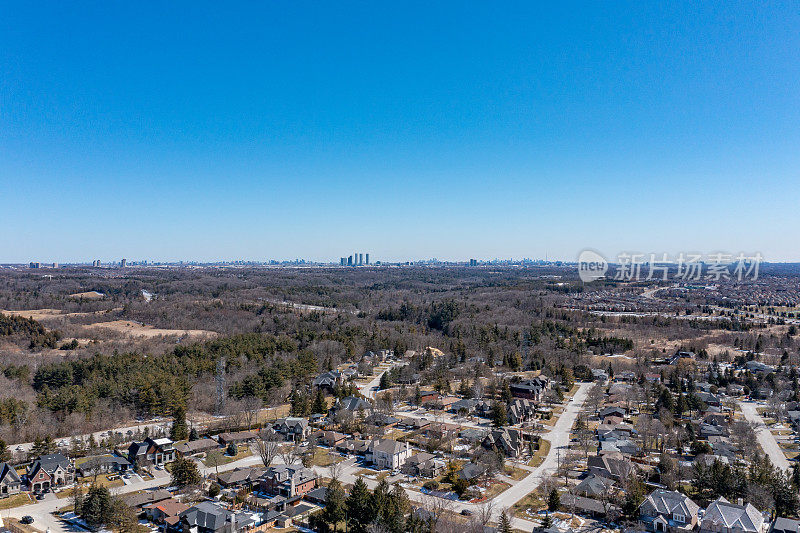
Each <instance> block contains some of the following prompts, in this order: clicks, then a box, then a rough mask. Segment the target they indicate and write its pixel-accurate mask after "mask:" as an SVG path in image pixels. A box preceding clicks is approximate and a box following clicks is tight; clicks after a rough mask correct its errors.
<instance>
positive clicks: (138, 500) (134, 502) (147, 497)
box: [120, 489, 172, 507]
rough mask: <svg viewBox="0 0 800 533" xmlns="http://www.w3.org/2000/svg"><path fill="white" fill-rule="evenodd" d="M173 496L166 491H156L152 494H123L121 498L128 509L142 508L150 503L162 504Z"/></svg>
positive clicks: (151, 492)
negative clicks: (161, 502)
mask: <svg viewBox="0 0 800 533" xmlns="http://www.w3.org/2000/svg"><path fill="white" fill-rule="evenodd" d="M171 497H172V494H170V492H169V491H167V490H164V489H159V490H154V491H150V492H139V493H137V494H123V495H122V496H120V498H122V501H123V502H125V505H127V506H128V507H142V506H144V505H147V504H148V503H154V502H160V501H162V500H166V499H167V498H171Z"/></svg>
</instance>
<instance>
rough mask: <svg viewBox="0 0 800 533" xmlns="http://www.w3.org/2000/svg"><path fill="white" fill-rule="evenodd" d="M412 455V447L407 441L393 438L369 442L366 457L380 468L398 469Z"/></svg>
mask: <svg viewBox="0 0 800 533" xmlns="http://www.w3.org/2000/svg"><path fill="white" fill-rule="evenodd" d="M409 457H411V447H410V446H409V445H408V443H407V442H405V443H403V442H397V441H396V440H391V439H381V440H373V441H372V442H370V443H369V447H368V448H367V453H366V454H365V459H366V461H367V462H368V463H372V464H373V465H375V466H377V467H378V468H389V469H392V470H394V469H397V468H400V467H401V466H403V465H404V464H405V462H406V460H408V458H409Z"/></svg>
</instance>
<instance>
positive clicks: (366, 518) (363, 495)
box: [347, 476, 375, 533]
mask: <svg viewBox="0 0 800 533" xmlns="http://www.w3.org/2000/svg"><path fill="white" fill-rule="evenodd" d="M373 511H374V509H373V507H372V497H371V495H370V493H369V489H367V484H366V483H364V479H363V478H362V477H360V476H359V478H358V479H357V480H356V482H355V484H354V485H353V489H352V490H351V491H350V495H349V496H348V497H347V522H348V524H349V529H348V531H352V533H366V531H367V528H368V527H369V525H370V524H371V523H372V520H373V519H374V518H375V514H374V512H373Z"/></svg>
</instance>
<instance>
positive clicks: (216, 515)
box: [180, 501, 233, 531]
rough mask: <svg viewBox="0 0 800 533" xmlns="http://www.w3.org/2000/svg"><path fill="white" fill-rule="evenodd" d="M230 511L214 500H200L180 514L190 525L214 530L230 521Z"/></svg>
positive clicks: (231, 514)
mask: <svg viewBox="0 0 800 533" xmlns="http://www.w3.org/2000/svg"><path fill="white" fill-rule="evenodd" d="M232 516H233V513H232V512H231V511H228V510H227V509H223V508H222V507H220V506H219V505H217V504H216V503H214V502H208V501H205V502H200V503H198V504H197V505H195V506H194V507H190V508H189V509H187V510H186V511H184V512H182V513H181V514H180V517H181V519H182V520H185V521H186V522H187V523H188V524H189V525H190V526H198V527H201V528H207V529H210V530H212V531H216V530H218V529H220V528H221V527H222V526H224V525H225V523H226V522H228V521H230V517H232Z"/></svg>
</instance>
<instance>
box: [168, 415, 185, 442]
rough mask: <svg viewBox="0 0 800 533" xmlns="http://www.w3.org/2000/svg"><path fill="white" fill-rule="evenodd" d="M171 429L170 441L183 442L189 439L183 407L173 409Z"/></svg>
mask: <svg viewBox="0 0 800 533" xmlns="http://www.w3.org/2000/svg"><path fill="white" fill-rule="evenodd" d="M172 416H173V421H172V428H170V430H169V438H170V439H172V440H174V441H175V440H185V439H187V438H189V426H188V425H187V424H186V409H184V408H183V407H177V408H175V411H173V413H172Z"/></svg>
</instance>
